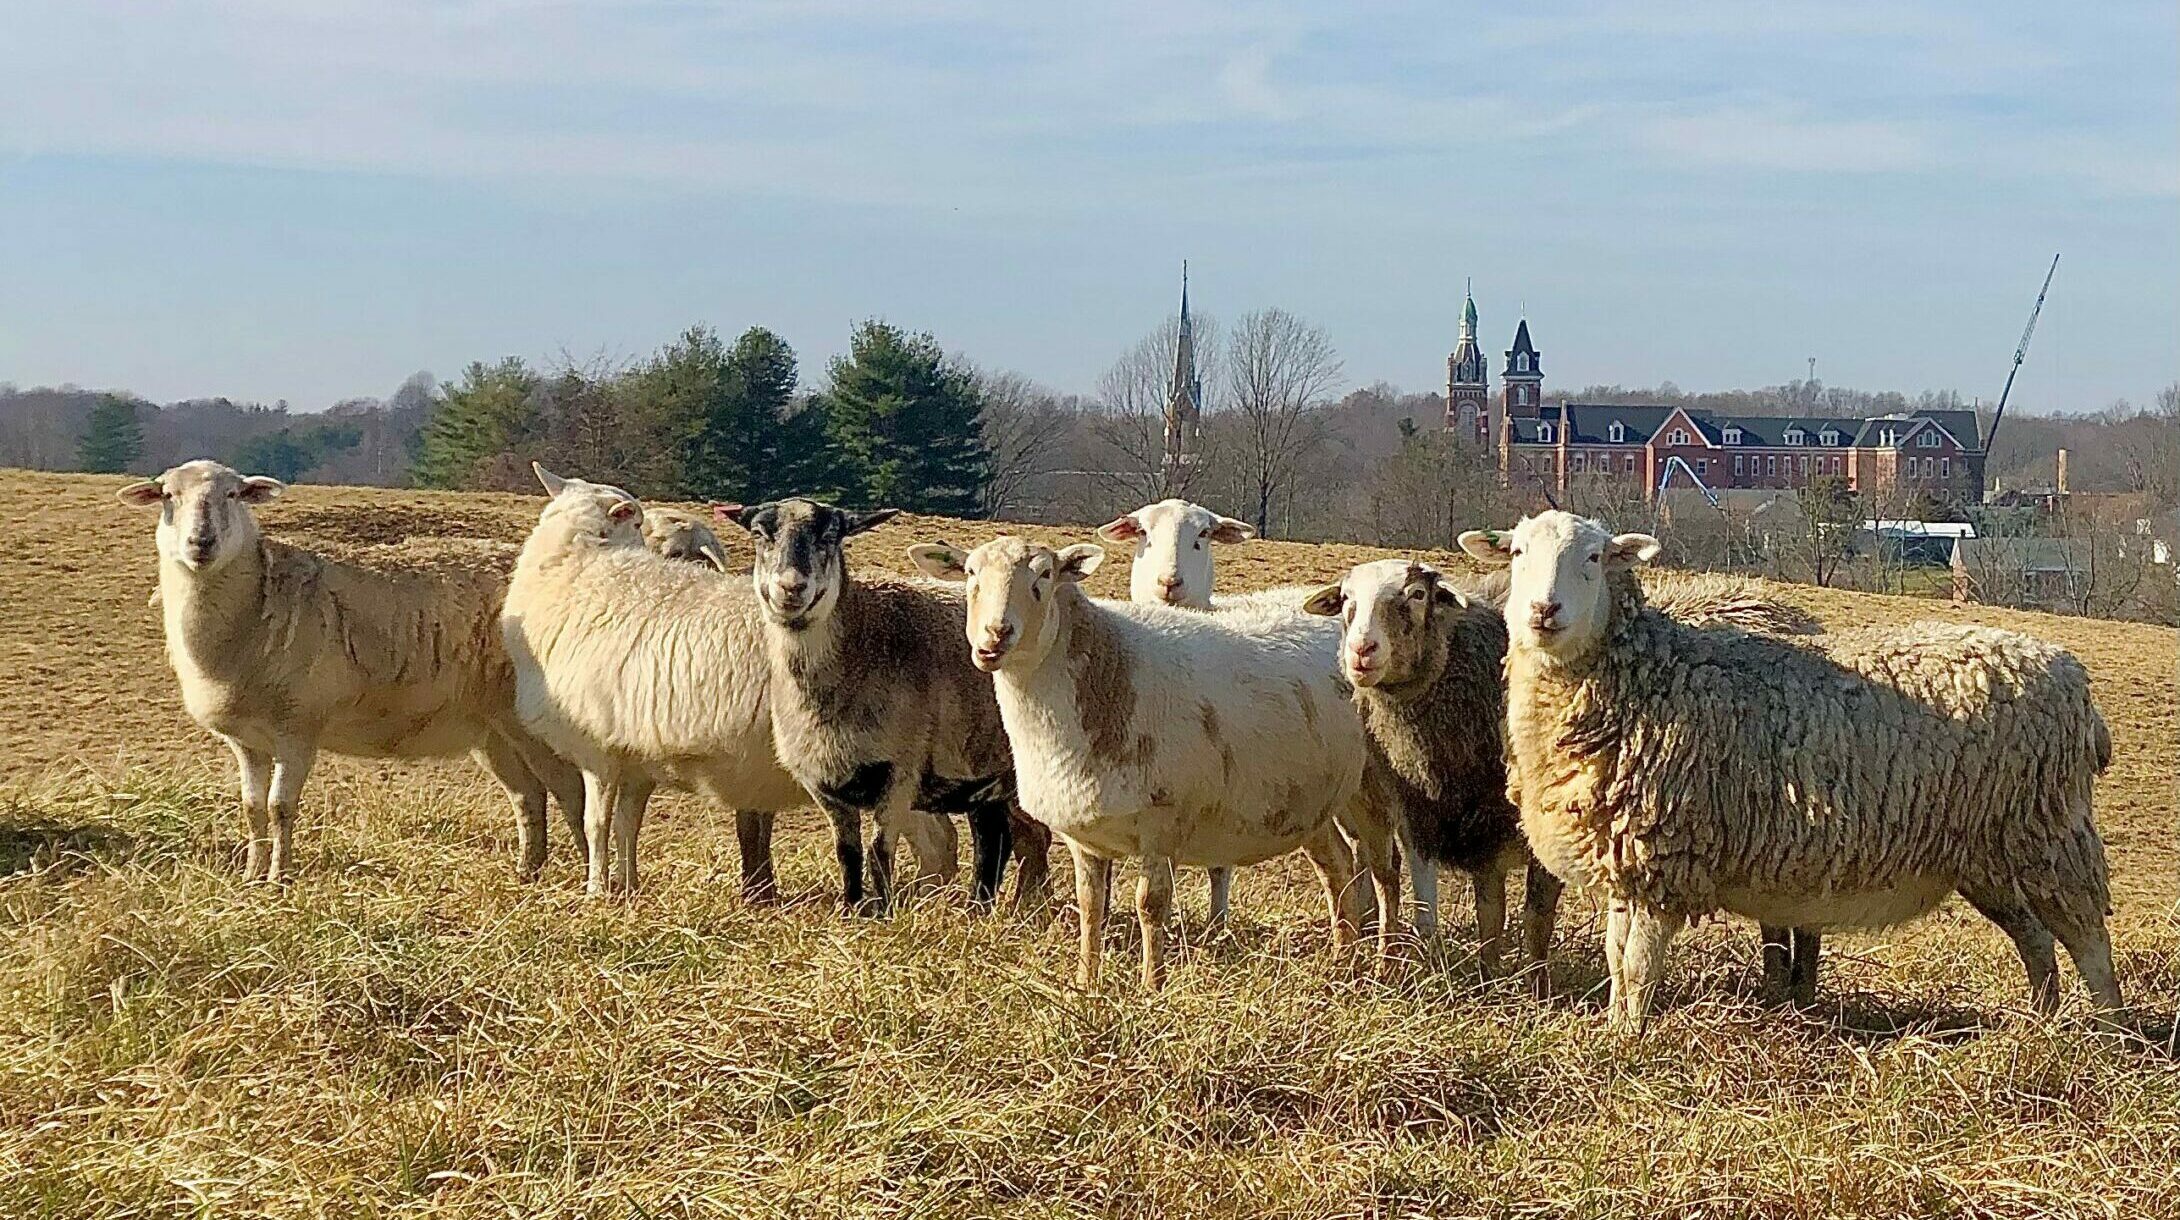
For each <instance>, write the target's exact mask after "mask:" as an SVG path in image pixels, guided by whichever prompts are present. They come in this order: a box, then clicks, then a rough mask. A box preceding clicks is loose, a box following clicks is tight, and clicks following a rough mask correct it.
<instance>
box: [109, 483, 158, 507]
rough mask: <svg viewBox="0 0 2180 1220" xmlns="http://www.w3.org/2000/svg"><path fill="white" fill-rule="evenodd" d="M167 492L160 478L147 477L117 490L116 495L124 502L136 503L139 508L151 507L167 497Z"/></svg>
mask: <svg viewBox="0 0 2180 1220" xmlns="http://www.w3.org/2000/svg"><path fill="white" fill-rule="evenodd" d="M166 494H167V489H166V487H165V486H164V485H163V484H161V483H160V482H159V480H157V479H145V480H144V481H143V482H141V483H131V484H129V485H128V486H127V487H124V488H122V489H121V490H119V491H117V492H115V493H114V497H115V498H116V499H118V500H120V501H121V502H122V503H123V504H134V505H135V506H136V507H138V508H150V507H151V506H152V505H154V504H157V503H158V502H159V501H161V500H163V499H165V498H166Z"/></svg>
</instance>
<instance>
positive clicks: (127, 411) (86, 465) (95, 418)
mask: <svg viewBox="0 0 2180 1220" xmlns="http://www.w3.org/2000/svg"><path fill="white" fill-rule="evenodd" d="M143 456H144V425H143V424H142V423H141V422H139V421H138V420H137V418H136V404H135V403H133V402H130V401H129V400H128V399H126V398H119V397H116V396H114V395H111V394H109V395H107V396H106V397H104V398H101V399H99V400H98V405H97V406H95V407H92V408H91V415H90V418H89V419H88V420H86V421H85V426H84V431H83V440H82V442H81V443H80V444H78V445H77V447H76V465H78V466H80V467H82V468H83V469H85V470H88V471H91V472H93V473H96V474H123V473H126V472H127V471H128V469H129V467H131V466H133V465H135V464H136V461H137V459H138V458H141V457H143Z"/></svg>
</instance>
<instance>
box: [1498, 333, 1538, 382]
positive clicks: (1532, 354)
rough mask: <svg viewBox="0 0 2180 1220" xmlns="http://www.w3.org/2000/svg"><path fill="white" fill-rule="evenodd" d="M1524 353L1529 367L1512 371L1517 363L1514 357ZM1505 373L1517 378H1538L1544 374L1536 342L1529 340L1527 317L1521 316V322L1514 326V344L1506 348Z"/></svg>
mask: <svg viewBox="0 0 2180 1220" xmlns="http://www.w3.org/2000/svg"><path fill="white" fill-rule="evenodd" d="M1524 354H1526V355H1527V356H1528V357H1529V368H1528V370H1527V371H1526V372H1521V373H1516V372H1514V369H1515V367H1516V364H1517V363H1518V362H1517V360H1516V357H1518V356H1522V355H1524ZM1506 373H1507V374H1508V375H1511V376H1514V377H1517V378H1518V377H1530V378H1539V377H1542V376H1543V375H1544V363H1543V357H1542V356H1541V355H1540V354H1539V353H1538V352H1537V347H1536V344H1534V343H1531V342H1530V341H1529V319H1527V318H1523V319H1522V320H1521V324H1520V325H1518V326H1516V327H1515V328H1514V346H1512V347H1510V348H1507V349H1506Z"/></svg>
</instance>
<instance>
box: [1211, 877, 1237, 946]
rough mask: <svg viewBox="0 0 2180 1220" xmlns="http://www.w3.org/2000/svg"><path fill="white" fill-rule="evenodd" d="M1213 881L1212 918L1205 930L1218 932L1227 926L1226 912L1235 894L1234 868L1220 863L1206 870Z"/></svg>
mask: <svg viewBox="0 0 2180 1220" xmlns="http://www.w3.org/2000/svg"><path fill="white" fill-rule="evenodd" d="M1205 877H1206V879H1207V880H1209V881H1210V882H1211V918H1210V920H1209V922H1208V923H1207V924H1206V925H1205V928H1204V930H1205V932H1207V933H1216V932H1218V931H1219V930H1220V929H1221V928H1224V927H1225V926H1226V912H1227V908H1228V906H1229V905H1230V903H1231V900H1232V898H1233V894H1234V870H1233V869H1231V868H1229V867H1226V866H1225V865H1220V866H1218V867H1215V868H1212V869H1210V870H1209V871H1208V872H1206V874H1205Z"/></svg>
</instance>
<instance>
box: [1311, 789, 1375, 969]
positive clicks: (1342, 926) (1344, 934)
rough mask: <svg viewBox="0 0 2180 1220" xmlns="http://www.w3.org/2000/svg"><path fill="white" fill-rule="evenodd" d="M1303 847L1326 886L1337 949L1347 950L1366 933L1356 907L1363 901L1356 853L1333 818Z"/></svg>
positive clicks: (1338, 951)
mask: <svg viewBox="0 0 2180 1220" xmlns="http://www.w3.org/2000/svg"><path fill="white" fill-rule="evenodd" d="M1302 851H1303V853H1304V854H1306V855H1308V856H1309V858H1310V863H1311V864H1313V865H1315V866H1316V867H1317V877H1318V880H1320V881H1322V882H1323V883H1324V886H1325V902H1326V905H1328V906H1329V907H1331V909H1332V949H1333V952H1334V953H1335V954H1345V953H1346V952H1347V951H1348V949H1350V948H1351V947H1353V946H1354V944H1355V942H1356V940H1357V939H1359V938H1360V937H1361V935H1362V930H1361V922H1362V917H1361V912H1360V911H1359V910H1357V909H1356V908H1358V907H1359V906H1361V905H1362V904H1361V901H1360V897H1359V892H1358V890H1357V887H1356V885H1355V855H1354V853H1353V852H1351V851H1349V850H1348V847H1347V840H1345V839H1343V838H1341V837H1340V832H1339V829H1338V828H1337V827H1335V826H1334V825H1333V824H1332V823H1331V822H1329V821H1328V822H1326V823H1325V825H1324V828H1323V829H1321V830H1319V831H1318V832H1317V833H1316V834H1315V835H1313V836H1311V837H1310V838H1309V839H1308V840H1307V841H1305V842H1304V843H1303V844H1302Z"/></svg>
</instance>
